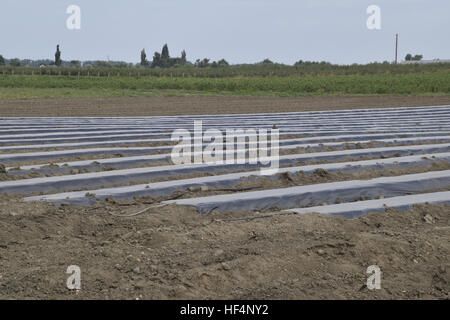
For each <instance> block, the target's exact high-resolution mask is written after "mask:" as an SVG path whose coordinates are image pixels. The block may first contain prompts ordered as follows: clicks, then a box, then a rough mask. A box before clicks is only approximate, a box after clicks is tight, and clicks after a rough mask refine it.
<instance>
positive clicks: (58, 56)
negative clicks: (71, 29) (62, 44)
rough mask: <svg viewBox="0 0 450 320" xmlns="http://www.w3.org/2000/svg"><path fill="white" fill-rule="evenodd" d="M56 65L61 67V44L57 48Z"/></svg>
mask: <svg viewBox="0 0 450 320" xmlns="http://www.w3.org/2000/svg"><path fill="white" fill-rule="evenodd" d="M55 65H57V66H58V67H59V66H60V65H61V51H60V50H59V44H58V45H57V46H56V53H55Z"/></svg>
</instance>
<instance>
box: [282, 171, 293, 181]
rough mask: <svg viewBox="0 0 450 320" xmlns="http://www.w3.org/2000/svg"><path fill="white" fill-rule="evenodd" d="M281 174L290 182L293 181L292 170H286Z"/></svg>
mask: <svg viewBox="0 0 450 320" xmlns="http://www.w3.org/2000/svg"><path fill="white" fill-rule="evenodd" d="M281 176H282V178H283V179H285V180H288V181H291V182H294V181H295V179H294V176H293V175H292V172H289V171H288V172H284V173H282V174H281Z"/></svg>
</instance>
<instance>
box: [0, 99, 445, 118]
mask: <svg viewBox="0 0 450 320" xmlns="http://www.w3.org/2000/svg"><path fill="white" fill-rule="evenodd" d="M448 104H450V96H392V95H381V96H380V95H378V96H324V97H299V98H288V97H286V98H269V97H231V96H182V97H147V98H144V97H143V98H107V99H102V98H97V99H95V98H77V99H3V100H0V117H33V116H39V117H71V116H72V117H75V116H77V117H83V116H85V117H88V116H91V117H93V116H98V117H103V116H110V117H112V116H158V115H181V114H183V115H186V114H223V113H264V112H299V111H311V110H338V109H355V108H383V107H407V106H436V105H448Z"/></svg>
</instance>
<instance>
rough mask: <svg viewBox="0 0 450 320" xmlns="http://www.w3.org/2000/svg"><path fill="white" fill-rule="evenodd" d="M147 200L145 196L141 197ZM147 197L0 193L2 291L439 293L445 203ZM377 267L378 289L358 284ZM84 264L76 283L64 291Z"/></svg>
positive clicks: (449, 211)
mask: <svg viewBox="0 0 450 320" xmlns="http://www.w3.org/2000/svg"><path fill="white" fill-rule="evenodd" d="M150 202H151V201H150ZM148 206H149V204H148V203H145V201H143V200H142V201H141V202H136V201H122V202H115V201H109V202H102V203H98V204H96V205H94V206H91V207H70V206H63V207H60V208H56V207H53V206H51V205H46V204H42V203H24V202H22V201H21V200H19V199H18V198H11V197H5V196H0V224H1V229H2V232H1V233H0V270H1V271H0V298H4V299H5V298H31V299H38V298H46V299H96V298H100V299H106V298H112V299H136V298H139V299H160V298H168V299H184V298H186V299H191V298H197V299H205V298H225V299H229V298H233V299H254V298H260V299H261V298H274V299H303V298H329V299H353V298H358V299H359V298H361V299H419V298H420V299H446V298H449V290H450V288H449V285H448V284H449V283H450V264H449V254H450V245H449V242H448V239H449V237H450V229H449V222H450V220H449V219H450V206H445V205H442V206H435V205H421V206H417V207H415V208H414V209H412V210H409V211H404V212H402V211H394V210H388V211H387V212H386V213H374V214H369V215H366V216H364V217H361V218H358V219H354V220H347V219H344V218H339V217H326V216H320V215H317V214H308V215H284V216H274V217H270V218H261V219H254V220H227V219H236V218H242V217H245V216H247V215H252V216H254V215H255V212H251V213H248V212H241V213H233V214H229V215H218V214H217V215H210V216H202V215H199V214H198V213H196V212H195V211H194V210H193V209H189V208H179V207H174V206H167V207H162V208H157V209H152V210H150V211H147V212H146V213H143V214H141V215H138V216H134V217H128V218H125V217H117V216H113V215H112V214H128V213H134V212H137V211H139V210H142V209H143V208H145V207H148ZM374 264H376V265H378V266H379V267H380V268H381V270H382V282H381V290H374V291H371V290H368V289H367V288H366V286H365V284H366V280H367V277H368V275H367V274H366V270H367V267H368V266H370V265H374ZM70 265H78V266H79V267H80V268H81V272H82V274H81V278H82V290H81V291H79V292H78V293H75V292H72V291H69V290H68V289H67V288H66V280H67V277H68V275H67V274H66V270H67V267H68V266H70Z"/></svg>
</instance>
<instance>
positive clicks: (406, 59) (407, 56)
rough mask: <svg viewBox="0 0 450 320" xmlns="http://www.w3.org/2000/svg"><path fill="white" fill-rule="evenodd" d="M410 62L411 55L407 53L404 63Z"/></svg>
mask: <svg viewBox="0 0 450 320" xmlns="http://www.w3.org/2000/svg"><path fill="white" fill-rule="evenodd" d="M411 60H412V54H411V53H408V54H407V55H406V57H405V61H411Z"/></svg>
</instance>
